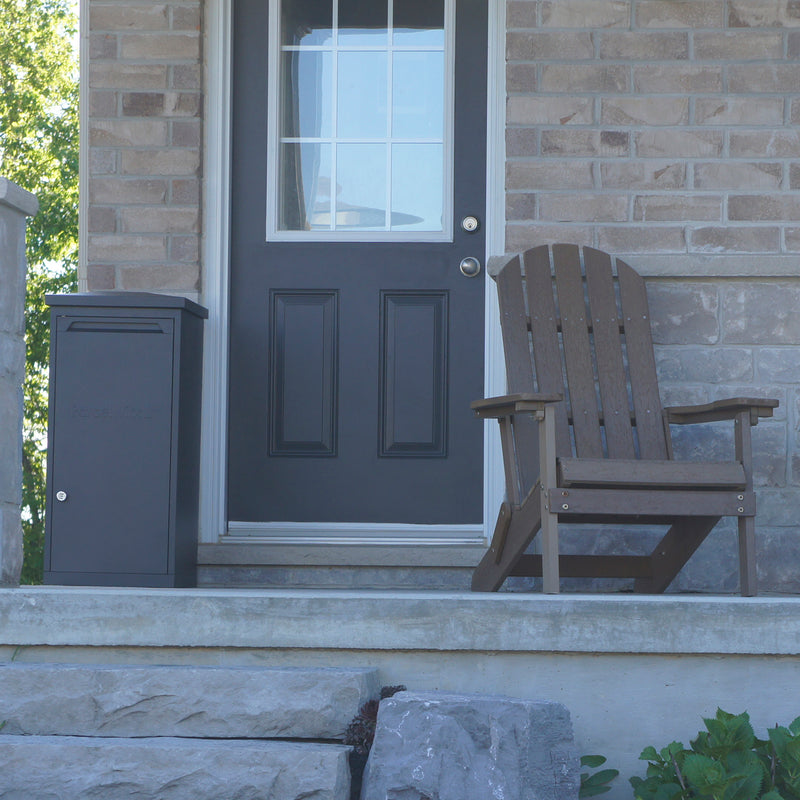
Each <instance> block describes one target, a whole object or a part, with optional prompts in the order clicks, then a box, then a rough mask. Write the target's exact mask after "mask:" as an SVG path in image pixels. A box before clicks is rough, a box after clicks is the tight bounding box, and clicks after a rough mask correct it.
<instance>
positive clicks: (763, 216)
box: [728, 194, 800, 222]
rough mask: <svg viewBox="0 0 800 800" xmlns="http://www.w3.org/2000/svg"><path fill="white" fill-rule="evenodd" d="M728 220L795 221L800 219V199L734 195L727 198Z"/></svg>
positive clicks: (781, 196)
mask: <svg viewBox="0 0 800 800" xmlns="http://www.w3.org/2000/svg"><path fill="white" fill-rule="evenodd" d="M728 219H731V220H742V221H744V220H750V221H753V222H758V221H761V220H776V221H782V220H792V221H794V220H796V219H800V197H794V196H787V195H762V194H754V195H734V196H732V197H730V198H728Z"/></svg>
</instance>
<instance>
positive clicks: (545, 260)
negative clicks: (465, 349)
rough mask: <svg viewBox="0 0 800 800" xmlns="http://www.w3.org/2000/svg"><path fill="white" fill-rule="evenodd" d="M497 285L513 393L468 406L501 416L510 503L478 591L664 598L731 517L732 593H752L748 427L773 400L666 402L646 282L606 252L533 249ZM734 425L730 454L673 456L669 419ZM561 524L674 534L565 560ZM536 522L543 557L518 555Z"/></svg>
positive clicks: (476, 580)
mask: <svg viewBox="0 0 800 800" xmlns="http://www.w3.org/2000/svg"><path fill="white" fill-rule="evenodd" d="M521 266H524V271H523V269H521ZM497 287H498V295H499V299H500V312H501V313H500V316H501V325H502V330H503V343H504V348H505V359H506V370H507V380H508V391H509V394H508V395H505V396H503V397H495V398H491V399H487V400H477V401H476V402H474V403H473V404H472V408H473V409H474V410H475V413H476V414H477V415H478V416H479V417H481V418H496V419H497V420H498V422H499V423H500V434H501V440H502V446H503V462H504V466H505V475H506V489H507V499H506V501H505V502H504V503H503V504H502V506H501V508H500V513H499V515H498V518H497V524H496V526H495V531H494V536H493V538H492V543H491V546H490V548H489V550H488V552H487V553H486V555H485V556H484V558H483V560H482V561H481V563H480V564H479V565H478V567H477V568H476V570H475V573H474V576H473V580H472V588H473V590H475V591H496V590H497V589H498V588H499V587H500V586H501V585H502V583H503V581H504V580H505V579H506V578H507V577H508V576H509V575H524V576H542V577H543V578H544V581H543V585H544V591H545V592H548V593H555V592H558V591H559V577H560V576H564V577H607V578H635V583H634V588H635V590H636V591H638V592H662V591H664V590H665V589H666V588H667V586H669V584H670V583H671V582H672V580H673V579H674V578H675V576H676V575H677V574H678V572H679V571H680V569H681V567H683V565H684V564H685V563H686V562H687V561H688V559H689V558H690V557H691V555H692V553H694V551H695V550H696V549H697V548H698V547H699V546H700V544H701V543H702V541H703V540H704V539H705V537H706V536H707V535H708V534H709V532H710V531H711V529H712V528H713V527H714V526H715V525H716V523H717V522H718V521H719V520H720V519H721V518H722V517H724V516H734V517H736V518H737V519H738V527H739V574H740V590H741V593H742V594H743V595H754V594H756V591H757V587H756V565H755V531H754V524H755V513H756V500H755V494H754V492H753V475H752V458H751V444H750V428H751V426H752V425H755V424H757V423H758V419H759V417H770V416H772V410H773V409H774V408H775V407H776V406H777V405H778V401H777V400H769V399H761V398H758V399H752V398H741V397H738V398H734V399H731V400H720V401H717V402H713V403H706V404H705V405H699V406H680V407H673V408H662V407H661V400H660V397H659V392H658V383H657V378H656V367H655V359H654V356H653V344H652V338H651V334H650V315H649V311H648V307H647V297H646V294H645V284H644V281H643V280H642V278H641V277H640V276H639V275H637V274H636V273H635V272H634V271H633V269H631V268H630V267H629V266H628V265H627V264H625V263H624V262H622V261H620V260H619V259H616V260H615V259H614V258H612V257H611V256H609V255H608V254H607V253H603V252H601V251H599V250H594V249H592V248H589V247H583V248H581V247H578V246H575V245H568V244H558V245H552V246H548V245H545V246H542V247H536V248H533V249H531V250H528V251H526V252H525V253H523V254H522V256H515V257H513V258H511V259H510V260H509V261H508V262H507V263H506V264H505V265H504V266H503V268H502V269H501V270H500V272H499V274H498V275H497ZM526 308H527V310H526ZM728 419H729V420H733V422H734V425H735V439H734V440H735V451H736V452H735V460H733V461H731V462H706V463H699V462H687V461H675V460H673V454H672V442H671V438H670V428H669V426H670V424H678V425H682V424H686V423H695V422H712V421H717V420H728ZM559 522H573V523H600V524H614V525H619V524H623V525H624V524H638V525H649V524H653V525H669V529H668V531H667V533H666V534H665V535H664V537H663V538H662V539H661V541H660V542H659V544H658V545H657V547H656V548H655V550H653V552H652V553H651V554H650V555H646V556H636V555H586V556H581V555H559V542H558V524H559ZM540 529H541V531H542V541H541V555H531V554H526V552H525V551H526V549H527V548H528V545H529V544H530V543H531V541H532V540H533V538H534V536H536V534H537V533H538V532H539V530H540Z"/></svg>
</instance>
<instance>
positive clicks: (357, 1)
mask: <svg viewBox="0 0 800 800" xmlns="http://www.w3.org/2000/svg"><path fill="white" fill-rule="evenodd" d="M388 26H389V6H388V3H387V0H339V44H340V45H343V46H345V47H352V46H354V45H379V46H383V47H385V46H386V44H387V40H388V36H389V34H388V30H387V28H388Z"/></svg>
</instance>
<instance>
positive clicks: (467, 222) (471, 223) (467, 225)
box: [461, 216, 480, 233]
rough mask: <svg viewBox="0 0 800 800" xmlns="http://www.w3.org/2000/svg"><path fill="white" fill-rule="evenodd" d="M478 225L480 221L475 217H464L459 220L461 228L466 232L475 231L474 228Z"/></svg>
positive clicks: (476, 228)
mask: <svg viewBox="0 0 800 800" xmlns="http://www.w3.org/2000/svg"><path fill="white" fill-rule="evenodd" d="M479 227H480V222H479V221H478V218H477V217H472V216H469V217H464V219H462V220H461V228H462V229H463V230H465V231H466V232H467V233H475V231H476V230H478V228H479Z"/></svg>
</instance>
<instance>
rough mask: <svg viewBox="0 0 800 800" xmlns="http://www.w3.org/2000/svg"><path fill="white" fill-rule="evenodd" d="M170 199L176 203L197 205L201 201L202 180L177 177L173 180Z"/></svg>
mask: <svg viewBox="0 0 800 800" xmlns="http://www.w3.org/2000/svg"><path fill="white" fill-rule="evenodd" d="M170 200H171V201H172V202H173V203H175V204H176V205H197V204H199V202H200V181H199V180H198V179H197V178H177V179H175V180H173V181H171V193H170Z"/></svg>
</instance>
